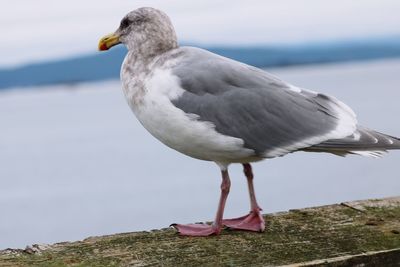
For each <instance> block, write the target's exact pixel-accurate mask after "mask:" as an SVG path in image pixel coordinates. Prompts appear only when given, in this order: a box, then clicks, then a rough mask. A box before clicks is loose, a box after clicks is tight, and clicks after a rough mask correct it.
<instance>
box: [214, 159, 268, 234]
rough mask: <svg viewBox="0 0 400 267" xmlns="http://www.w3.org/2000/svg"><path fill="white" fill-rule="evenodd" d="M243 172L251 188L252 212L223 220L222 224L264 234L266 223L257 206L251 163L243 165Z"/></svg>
mask: <svg viewBox="0 0 400 267" xmlns="http://www.w3.org/2000/svg"><path fill="white" fill-rule="evenodd" d="M243 171H244V174H245V175H246V178H247V185H248V187H249V194H250V203H251V211H250V213H249V214H248V215H245V216H242V217H239V218H235V219H226V220H223V221H222V223H223V224H224V225H226V226H227V227H229V228H232V229H239V230H248V231H255V232H263V231H264V230H265V221H264V218H263V216H262V215H261V212H260V211H261V210H262V209H261V208H260V207H259V206H258V204H257V200H256V194H255V192H254V185H253V177H254V176H253V171H252V169H251V165H250V164H249V163H245V164H243Z"/></svg>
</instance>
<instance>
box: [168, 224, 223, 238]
mask: <svg viewBox="0 0 400 267" xmlns="http://www.w3.org/2000/svg"><path fill="white" fill-rule="evenodd" d="M171 226H172V227H174V228H175V229H176V230H177V231H178V233H179V234H180V235H183V236H210V235H219V233H220V232H221V227H218V226H214V225H209V224H204V223H194V224H171Z"/></svg>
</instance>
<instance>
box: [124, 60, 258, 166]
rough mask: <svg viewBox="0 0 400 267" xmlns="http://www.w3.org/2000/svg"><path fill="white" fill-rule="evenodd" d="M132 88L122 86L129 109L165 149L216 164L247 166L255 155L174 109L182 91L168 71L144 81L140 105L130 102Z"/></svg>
mask: <svg viewBox="0 0 400 267" xmlns="http://www.w3.org/2000/svg"><path fill="white" fill-rule="evenodd" d="M134 84H136V83H129V82H128V83H124V86H125V88H124V91H125V96H126V98H127V100H128V103H129V105H130V107H131V109H132V110H133V112H134V113H135V115H136V117H137V118H138V119H139V121H140V122H141V123H142V125H143V126H144V127H145V128H146V129H147V130H148V131H149V132H150V133H151V134H152V135H153V136H154V137H156V138H157V139H159V140H160V141H161V142H163V143H164V144H165V145H167V146H169V147H171V148H173V149H175V150H177V151H179V152H181V153H184V154H186V155H188V156H191V157H194V158H198V159H203V160H212V161H217V162H227V163H229V162H246V161H248V160H249V158H250V157H252V155H254V151H253V150H251V149H247V148H244V147H243V144H244V142H243V140H242V139H239V138H235V137H230V136H226V135H222V134H220V133H218V132H217V131H216V130H215V127H214V125H213V124H212V123H210V122H204V121H200V120H198V116H197V115H195V114H186V113H185V112H184V111H182V110H181V109H179V108H177V107H175V106H174V105H173V104H172V103H171V100H174V99H177V98H179V97H180V96H181V95H182V94H183V93H184V90H183V89H182V88H181V87H180V84H179V80H178V78H177V77H176V76H174V75H172V74H171V72H170V71H169V70H165V69H161V68H159V69H156V70H155V71H153V72H152V74H150V75H149V76H148V77H147V78H145V79H144V83H143V84H144V89H145V93H144V94H139V95H142V98H141V99H140V101H138V100H137V99H133V98H134V97H137V95H138V94H137V92H136V90H139V88H135V87H134V86H131V85H134ZM135 103H136V104H135ZM138 103H140V104H138Z"/></svg>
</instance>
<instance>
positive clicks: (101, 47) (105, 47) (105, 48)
mask: <svg viewBox="0 0 400 267" xmlns="http://www.w3.org/2000/svg"><path fill="white" fill-rule="evenodd" d="M99 50H100V51H104V50H108V47H107V45H106V43H102V44H101V45H100V47H99Z"/></svg>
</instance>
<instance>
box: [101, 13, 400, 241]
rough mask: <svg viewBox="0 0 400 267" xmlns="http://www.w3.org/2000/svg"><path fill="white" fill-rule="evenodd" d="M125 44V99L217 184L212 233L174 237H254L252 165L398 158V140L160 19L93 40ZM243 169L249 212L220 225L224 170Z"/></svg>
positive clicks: (256, 213) (134, 19) (259, 224)
mask: <svg viewBox="0 0 400 267" xmlns="http://www.w3.org/2000/svg"><path fill="white" fill-rule="evenodd" d="M121 43H122V44H124V45H125V46H126V47H127V49H128V52H127V55H126V57H125V59H124V62H123V64H122V68H121V81H122V87H123V92H124V95H125V97H126V100H127V102H128V104H129V106H130V108H131V109H132V111H133V113H134V114H135V115H136V117H137V119H138V120H139V121H140V123H141V124H142V125H143V126H144V127H145V128H146V129H147V130H148V131H149V132H150V133H151V134H152V135H153V136H154V137H155V138H157V139H158V140H160V141H161V142H162V143H164V144H165V145H167V146H168V147H170V148H173V149H175V150H177V151H179V152H181V153H183V154H185V155H188V156H190V157H193V158H196V159H200V160H206V161H213V162H215V163H216V164H217V165H218V166H219V168H220V170H221V176H222V183H221V194H220V199H219V204H218V209H217V214H216V217H215V220H214V222H213V223H212V224H205V223H204V224H187V225H184V224H173V226H174V227H175V228H176V229H177V231H178V232H179V233H180V234H181V235H185V236H209V235H218V234H220V232H221V231H222V229H223V228H224V227H228V228H230V229H237V230H247V231H255V232H262V231H264V230H265V221H264V218H263V216H262V214H261V208H260V206H259V205H258V203H257V200H256V194H255V191H254V185H253V177H254V176H253V172H252V167H251V165H250V164H251V163H252V162H257V161H261V160H264V159H270V158H275V157H281V156H284V155H286V154H288V153H292V152H295V151H307V152H327V153H332V154H335V155H339V156H346V155H348V154H358V155H362V156H371V157H380V156H382V155H383V154H384V152H387V150H390V149H400V139H399V138H396V137H392V136H389V135H386V134H383V133H379V132H377V131H374V130H371V129H368V128H366V127H362V126H360V125H358V123H357V119H356V115H355V113H354V112H353V111H352V109H351V108H350V107H348V106H347V105H346V104H344V103H343V102H341V101H339V100H338V99H336V98H335V97H332V96H328V95H325V94H321V93H317V92H314V91H311V90H307V89H303V88H299V87H296V86H294V85H291V84H289V83H287V82H284V81H282V80H280V79H278V78H277V77H275V76H273V75H271V74H269V73H268V72H266V71H264V70H261V69H258V68H256V67H253V66H249V65H246V64H244V63H241V62H238V61H235V60H232V59H229V58H225V57H222V56H219V55H217V54H213V53H211V52H209V51H207V50H204V49H200V48H196V47H189V46H179V45H178V41H177V37H176V34H175V30H174V27H173V25H172V23H171V21H170V19H169V17H168V16H167V15H166V14H165V13H164V12H162V11H160V10H157V9H154V8H150V7H143V8H139V9H136V10H133V11H131V12H130V13H128V14H127V15H126V16H125V17H124V18H123V19H122V21H121V24H120V26H119V28H118V29H117V30H116V31H115V32H114V33H112V34H109V35H106V36H104V37H103V38H101V39H100V41H99V50H100V51H104V50H108V49H109V48H111V47H113V46H115V45H118V44H121ZM232 163H240V164H242V165H243V170H244V174H245V176H246V178H247V183H248V190H249V195H250V208H251V209H250V213H249V214H247V215H245V216H242V217H239V218H234V219H224V218H223V213H224V207H225V203H226V200H227V197H228V194H229V189H230V186H231V182H230V178H229V174H228V166H229V165H230V164H232Z"/></svg>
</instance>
